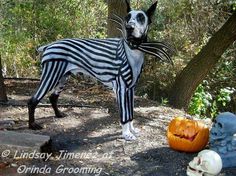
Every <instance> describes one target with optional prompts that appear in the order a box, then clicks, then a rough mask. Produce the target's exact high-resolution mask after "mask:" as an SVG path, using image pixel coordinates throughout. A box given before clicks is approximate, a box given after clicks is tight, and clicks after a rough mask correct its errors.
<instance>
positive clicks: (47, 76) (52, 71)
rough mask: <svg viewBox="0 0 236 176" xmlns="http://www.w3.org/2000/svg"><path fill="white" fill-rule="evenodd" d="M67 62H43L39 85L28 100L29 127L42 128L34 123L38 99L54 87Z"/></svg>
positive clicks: (63, 72) (61, 75)
mask: <svg viewBox="0 0 236 176" xmlns="http://www.w3.org/2000/svg"><path fill="white" fill-rule="evenodd" d="M67 64H68V63H67V62H65V61H49V62H45V63H43V65H42V66H43V70H42V75H41V80H40V84H39V87H38V89H37V91H36V93H35V94H34V96H32V97H31V99H30V100H29V101H28V113H29V128H30V129H33V130H39V129H42V127H41V126H40V125H38V124H37V123H35V116H34V114H35V109H36V106H37V105H38V103H39V102H40V100H41V99H42V98H43V97H44V96H45V95H46V94H47V93H48V92H49V91H51V90H52V89H54V88H55V87H56V85H57V84H58V82H59V80H60V79H61V78H62V77H63V75H64V74H65V71H66V68H67Z"/></svg>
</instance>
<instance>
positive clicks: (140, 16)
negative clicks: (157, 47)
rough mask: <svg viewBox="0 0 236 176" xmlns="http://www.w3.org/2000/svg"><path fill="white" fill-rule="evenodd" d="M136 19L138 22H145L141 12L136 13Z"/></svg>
mask: <svg viewBox="0 0 236 176" xmlns="http://www.w3.org/2000/svg"><path fill="white" fill-rule="evenodd" d="M137 21H138V22H139V23H140V24H144V23H145V16H144V15H143V14H142V13H139V14H138V15H137Z"/></svg>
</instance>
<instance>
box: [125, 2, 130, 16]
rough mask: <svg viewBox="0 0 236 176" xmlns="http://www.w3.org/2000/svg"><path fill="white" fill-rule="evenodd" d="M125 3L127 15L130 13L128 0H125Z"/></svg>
mask: <svg viewBox="0 0 236 176" xmlns="http://www.w3.org/2000/svg"><path fill="white" fill-rule="evenodd" d="M125 2H126V6H127V13H129V12H130V11H131V7H130V3H129V1H128V0H125Z"/></svg>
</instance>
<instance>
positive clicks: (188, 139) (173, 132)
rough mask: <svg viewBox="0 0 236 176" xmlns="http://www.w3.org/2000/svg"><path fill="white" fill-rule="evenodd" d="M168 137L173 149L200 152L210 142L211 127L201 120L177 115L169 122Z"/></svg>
mask: <svg viewBox="0 0 236 176" xmlns="http://www.w3.org/2000/svg"><path fill="white" fill-rule="evenodd" d="M167 138H168V142H169V146H170V147H171V148H172V149H175V150H178V151H184V152H198V151H200V150H202V149H203V148H204V147H205V146H206V145H207V143H208V140H209V129H208V127H207V126H206V125H205V124H204V123H202V122H200V121H196V120H190V119H186V118H182V117H176V118H174V119H173V120H172V121H171V122H170V124H169V127H168V130H167Z"/></svg>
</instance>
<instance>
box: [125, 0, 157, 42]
mask: <svg viewBox="0 0 236 176" xmlns="http://www.w3.org/2000/svg"><path fill="white" fill-rule="evenodd" d="M126 4H127V13H128V14H127V16H126V17H125V30H126V37H127V41H128V42H130V43H132V44H134V45H136V44H137V45H138V44H139V43H141V42H143V41H146V40H147V32H148V27H149V25H150V24H151V22H152V20H151V19H152V16H153V14H154V12H155V10H156V6H157V1H156V2H155V3H154V4H153V5H152V6H151V7H150V8H149V9H148V10H147V11H141V10H132V9H131V7H130V3H129V2H128V1H127V0H126Z"/></svg>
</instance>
